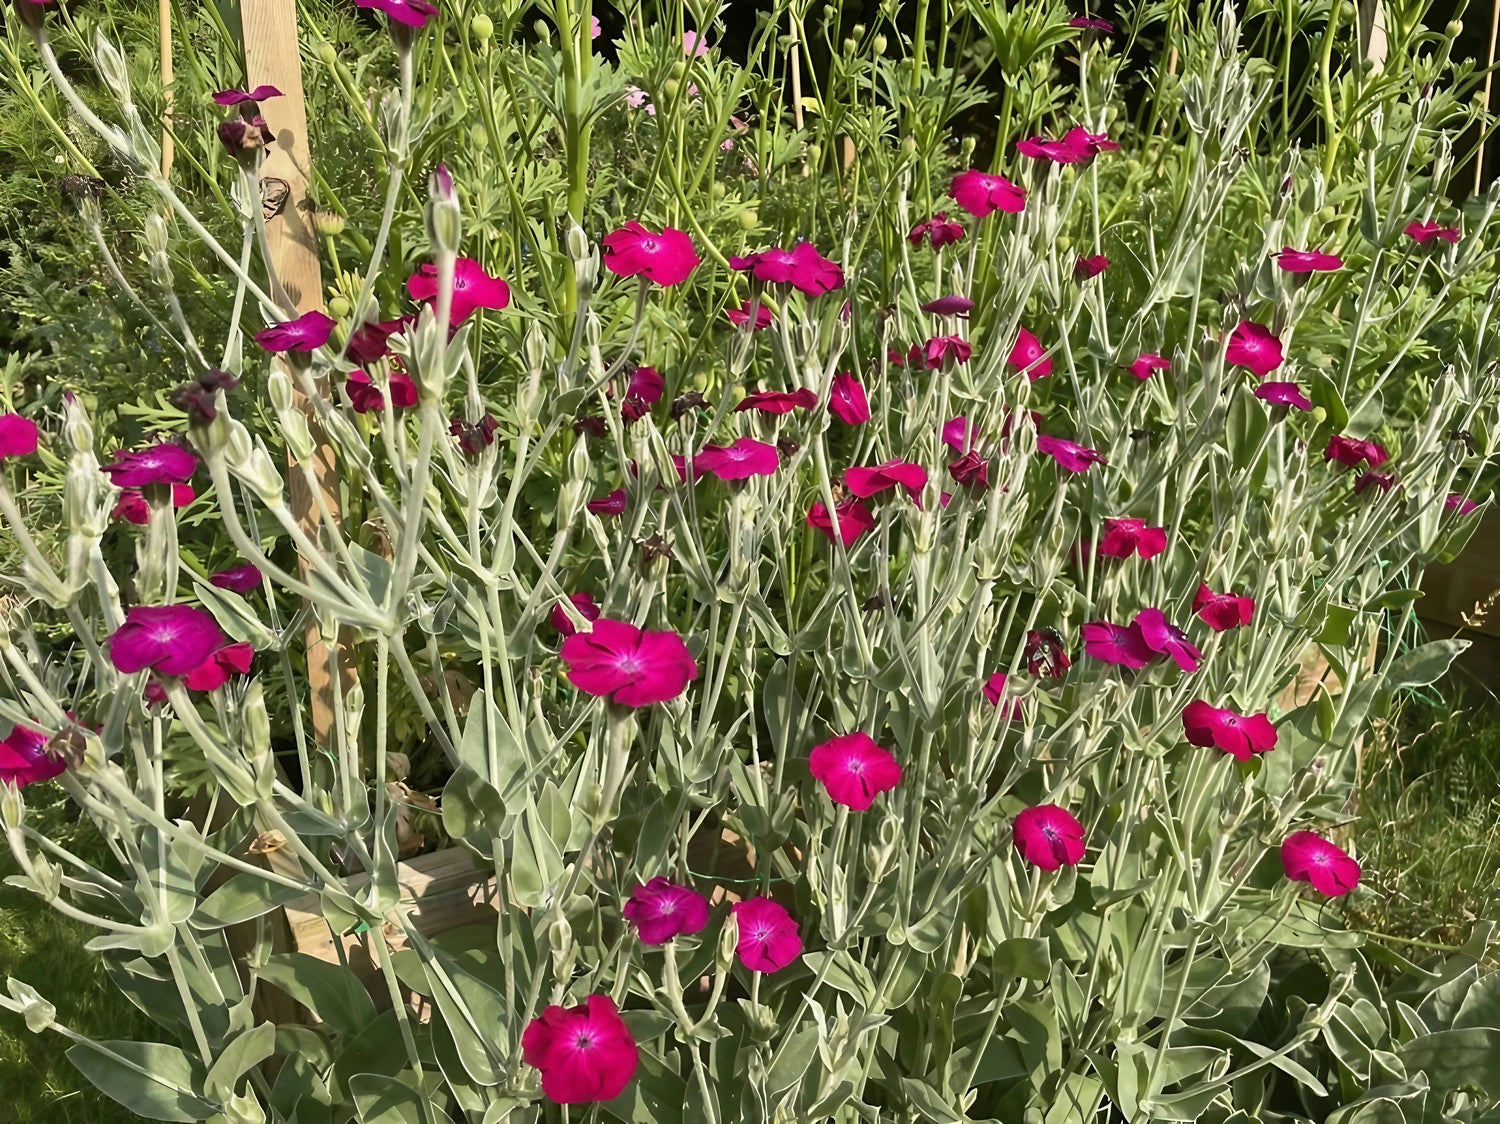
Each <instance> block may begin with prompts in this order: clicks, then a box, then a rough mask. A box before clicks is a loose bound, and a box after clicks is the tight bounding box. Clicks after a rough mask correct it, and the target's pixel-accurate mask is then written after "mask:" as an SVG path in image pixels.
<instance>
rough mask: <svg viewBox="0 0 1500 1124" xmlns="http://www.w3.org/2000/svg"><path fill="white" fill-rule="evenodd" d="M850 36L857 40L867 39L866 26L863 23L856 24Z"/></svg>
mask: <svg viewBox="0 0 1500 1124" xmlns="http://www.w3.org/2000/svg"><path fill="white" fill-rule="evenodd" d="M850 34H851V35H853V36H854V38H856V39H863V38H864V37H865V25H864V24H862V23H857V24H855V25H854V27H853V29H852V30H851V31H850Z"/></svg>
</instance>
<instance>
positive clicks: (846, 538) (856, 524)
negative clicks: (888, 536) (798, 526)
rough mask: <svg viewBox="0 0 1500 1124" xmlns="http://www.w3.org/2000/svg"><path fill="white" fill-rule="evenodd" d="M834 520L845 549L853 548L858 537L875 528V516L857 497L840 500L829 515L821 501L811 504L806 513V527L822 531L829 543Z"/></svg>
mask: <svg viewBox="0 0 1500 1124" xmlns="http://www.w3.org/2000/svg"><path fill="white" fill-rule="evenodd" d="M835 520H837V521H838V531H837V534H838V537H839V539H841V540H842V541H843V544H844V547H845V549H847V548H849V547H851V546H853V545H854V544H855V542H856V541H857V540H858V539H859V536H860V535H862V534H864V533H865V532H866V531H869V530H873V529H874V527H875V516H874V515H872V514H871V513H870V509H869V508H868V507H866V506H865V504H864V501H863V500H861V499H860V498H859V497H858V496H848V497H846V498H845V499H843V500H841V501H840V502H839V504H838V506H837V507H835V508H834V509H833V512H832V513H831V514H830V512H829V511H828V508H827V507H826V506H824V504H823V501H822V500H819V501H818V502H817V503H815V504H813V505H812V508H811V509H810V510H809V511H808V513H807V525H808V526H809V527H813V528H815V529H817V530H819V531H822V532H823V534H824V535H825V536H827V538H828V541H829V542H833V541H834V534H835V531H834V521H835Z"/></svg>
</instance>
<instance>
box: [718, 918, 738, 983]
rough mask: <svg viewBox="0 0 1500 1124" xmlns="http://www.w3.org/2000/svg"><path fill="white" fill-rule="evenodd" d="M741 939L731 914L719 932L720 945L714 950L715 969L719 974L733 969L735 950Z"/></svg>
mask: <svg viewBox="0 0 1500 1124" xmlns="http://www.w3.org/2000/svg"><path fill="white" fill-rule="evenodd" d="M739 939H740V933H739V927H738V926H737V925H736V924H735V922H734V915H733V914H730V915H729V917H728V918H726V919H725V921H724V927H723V928H722V929H720V930H719V944H718V947H717V948H715V949H714V968H715V969H716V970H717V971H718V972H719V973H721V974H722V973H724V972H727V971H729V969H730V968H731V967H733V965H734V950H735V946H736V945H738V944H739Z"/></svg>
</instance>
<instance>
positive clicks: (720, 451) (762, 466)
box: [693, 437, 781, 480]
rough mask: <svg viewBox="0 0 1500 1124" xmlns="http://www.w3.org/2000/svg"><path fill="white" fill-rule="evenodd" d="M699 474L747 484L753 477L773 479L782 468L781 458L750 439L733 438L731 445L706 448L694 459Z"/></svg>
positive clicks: (774, 449) (766, 447) (767, 447)
mask: <svg viewBox="0 0 1500 1124" xmlns="http://www.w3.org/2000/svg"><path fill="white" fill-rule="evenodd" d="M693 466H694V467H695V468H696V469H697V470H698V471H699V473H700V474H701V473H707V474H708V475H710V476H717V477H718V478H719V479H720V480H748V479H749V478H750V477H752V476H772V475H774V474H775V472H776V470H777V469H778V468H780V467H781V454H780V453H778V452H777V451H776V446H775V445H767V444H766V443H765V442H764V441H756V440H755V439H754V438H752V437H736V438H735V440H734V443H733V444H732V445H705V446H703V448H702V449H701V450H700V451H699V453H698V455H697V456H696V457H694V458H693Z"/></svg>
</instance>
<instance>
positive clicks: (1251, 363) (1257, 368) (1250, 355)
mask: <svg viewBox="0 0 1500 1124" xmlns="http://www.w3.org/2000/svg"><path fill="white" fill-rule="evenodd" d="M1285 358H1286V355H1285V353H1284V352H1283V351H1282V349H1281V341H1280V340H1279V339H1277V338H1276V337H1275V336H1274V335H1272V334H1271V329H1270V328H1267V327H1266V326H1265V325H1263V324H1257V323H1255V322H1254V321H1253V320H1241V321H1240V323H1239V325H1238V326H1237V327H1236V328H1235V329H1234V331H1233V332H1231V333H1230V334H1229V346H1228V347H1227V348H1225V350H1224V360H1225V362H1227V363H1229V364H1230V365H1231V366H1235V367H1249V368H1250V370H1252V371H1254V372H1255V373H1256V374H1257V375H1259V376H1260V377H1261V378H1265V377H1266V376H1267V375H1269V374H1270V373H1271V372H1272V371H1274V370H1275V369H1276V368H1277V367H1279V366H1281V363H1282V360H1284V359H1285Z"/></svg>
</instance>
